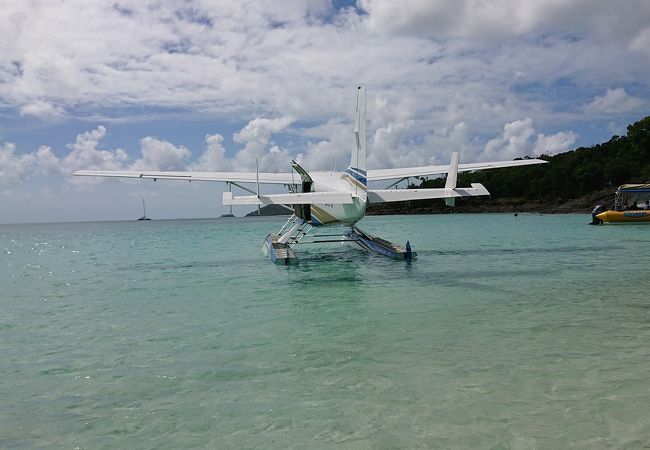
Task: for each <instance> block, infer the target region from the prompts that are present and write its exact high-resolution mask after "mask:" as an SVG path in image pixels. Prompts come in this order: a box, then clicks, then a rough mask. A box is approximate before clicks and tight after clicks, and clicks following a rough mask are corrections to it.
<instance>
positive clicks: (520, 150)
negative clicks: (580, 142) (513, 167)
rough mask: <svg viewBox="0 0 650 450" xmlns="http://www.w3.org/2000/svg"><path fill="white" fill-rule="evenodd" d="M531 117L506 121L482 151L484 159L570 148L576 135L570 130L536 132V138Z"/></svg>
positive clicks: (520, 155)
mask: <svg viewBox="0 0 650 450" xmlns="http://www.w3.org/2000/svg"><path fill="white" fill-rule="evenodd" d="M534 136H535V129H534V127H533V119H531V118H530V117H526V118H524V119H521V120H515V121H513V122H510V123H507V124H505V125H504V127H503V132H502V133H501V135H500V136H499V137H497V138H494V139H490V140H489V141H488V142H487V143H486V144H485V147H484V149H483V152H482V155H481V156H482V158H484V159H486V160H501V159H503V160H508V159H515V158H519V157H524V156H539V155H542V154H545V155H553V154H557V153H562V152H565V151H568V150H570V148H571V146H572V145H573V144H574V143H575V141H576V139H577V135H576V134H575V133H574V132H572V131H568V132H567V131H560V132H558V133H555V134H552V135H550V136H546V135H545V134H544V133H538V134H537V135H536V139H535V140H533V137H534Z"/></svg>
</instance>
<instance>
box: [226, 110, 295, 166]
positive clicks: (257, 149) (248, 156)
mask: <svg viewBox="0 0 650 450" xmlns="http://www.w3.org/2000/svg"><path fill="white" fill-rule="evenodd" d="M292 122H293V119H292V118H290V117H280V118H276V119H265V118H260V117H258V118H255V119H253V120H251V121H250V122H248V124H247V125H246V126H245V127H244V128H242V129H241V130H239V131H238V132H237V133H235V134H234V135H233V140H234V141H235V142H236V143H238V144H244V148H243V149H241V150H239V151H238V152H237V153H236V154H235V160H234V161H233V167H234V169H235V170H241V171H246V170H248V171H250V170H251V169H254V168H255V167H256V164H257V165H258V166H259V169H260V170H265V171H273V170H288V168H289V164H288V163H289V160H290V159H291V155H289V153H288V152H287V151H286V150H281V149H279V148H278V147H277V146H273V145H272V147H275V150H274V151H269V150H268V147H269V143H270V139H271V136H272V135H273V133H278V132H280V131H282V130H284V129H286V128H287V126H289V125H290V124H291V123H292Z"/></svg>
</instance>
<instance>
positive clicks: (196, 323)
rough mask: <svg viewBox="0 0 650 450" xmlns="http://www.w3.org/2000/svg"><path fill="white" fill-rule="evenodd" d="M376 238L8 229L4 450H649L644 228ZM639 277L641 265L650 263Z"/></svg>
mask: <svg viewBox="0 0 650 450" xmlns="http://www.w3.org/2000/svg"><path fill="white" fill-rule="evenodd" d="M589 220H590V217H588V216H586V215H537V214H520V215H519V216H518V217H515V216H513V215H510V214H477V215H463V214H453V215H432V216H393V217H369V218H366V219H364V220H363V221H362V222H361V223H360V226H361V227H362V228H363V229H364V230H366V231H368V232H369V233H372V234H376V235H378V236H381V237H384V238H387V239H389V240H392V241H394V242H397V243H400V244H404V242H405V240H406V238H408V239H410V241H411V244H412V245H413V248H414V250H416V251H417V252H418V254H419V256H418V259H417V260H416V261H415V262H413V263H411V264H408V263H405V262H403V261H393V260H389V259H386V258H383V257H380V256H375V255H372V254H368V253H365V252H363V251H362V250H360V249H358V248H356V247H352V246H349V245H342V244H330V245H327V244H324V245H322V246H304V247H301V248H299V249H298V255H299V258H301V263H300V264H299V265H298V266H296V267H283V266H274V265H273V264H271V263H270V262H268V261H267V260H265V258H264V256H263V255H262V252H261V247H262V242H263V238H264V236H265V235H266V233H268V232H270V231H275V230H277V228H279V227H280V225H282V223H283V219H281V218H258V219H219V220H184V221H151V222H110V223H74V224H46V225H0V355H1V358H0V398H1V402H0V448H19V449H23V448H24V449H31V448H70V449H74V448H92V449H94V448H169V449H173V448H295V449H304V448H346V449H347V448H352V449H356V448H360V449H361V448H379V449H391V448H452V449H456V448H472V449H501V448H509V449H531V448H540V449H559V448H579V449H600V448H602V449H610V448H617V449H624V448H630V449H631V448H634V449H636V448H650V375H649V374H650V299H649V298H648V294H647V286H648V282H647V279H648V265H649V264H648V256H647V249H648V248H649V247H650V226H644V225H623V226H616V225H610V226H601V227H592V226H588V225H587V222H589ZM644 255H645V256H644Z"/></svg>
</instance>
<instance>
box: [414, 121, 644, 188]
mask: <svg viewBox="0 0 650 450" xmlns="http://www.w3.org/2000/svg"><path fill="white" fill-rule="evenodd" d="M541 159H545V160H547V161H549V164H542V165H536V166H527V167H515V168H507V169H499V170H486V171H482V172H476V173H463V174H459V177H458V178H459V183H458V185H459V186H469V183H470V182H473V183H483V184H484V185H485V186H486V187H487V188H488V190H489V191H490V193H491V194H492V196H493V197H494V198H498V197H518V198H520V199H526V200H542V201H549V200H554V199H564V200H567V199H571V198H577V197H581V196H584V195H587V194H590V193H592V192H594V191H599V190H602V189H603V188H607V187H614V188H615V187H616V186H618V185H620V184H624V183H643V182H650V116H648V117H646V118H644V119H642V120H640V121H638V122H636V123H634V124H632V125H629V126H628V127H627V135H626V136H613V137H612V138H611V139H610V140H609V141H608V142H605V143H603V144H598V145H594V146H592V147H588V148H585V147H581V148H578V149H576V150H573V151H570V152H566V153H561V154H559V155H555V156H545V155H542V156H541ZM444 183H445V182H444V179H436V180H428V181H424V182H423V183H421V186H422V187H443V186H444Z"/></svg>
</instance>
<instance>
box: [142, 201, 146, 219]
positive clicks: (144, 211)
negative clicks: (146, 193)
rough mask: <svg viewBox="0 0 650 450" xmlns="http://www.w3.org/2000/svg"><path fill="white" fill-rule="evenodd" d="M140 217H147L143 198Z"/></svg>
mask: <svg viewBox="0 0 650 450" xmlns="http://www.w3.org/2000/svg"><path fill="white" fill-rule="evenodd" d="M142 216H143V217H147V209H146V208H145V207H144V198H143V199H142Z"/></svg>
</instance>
